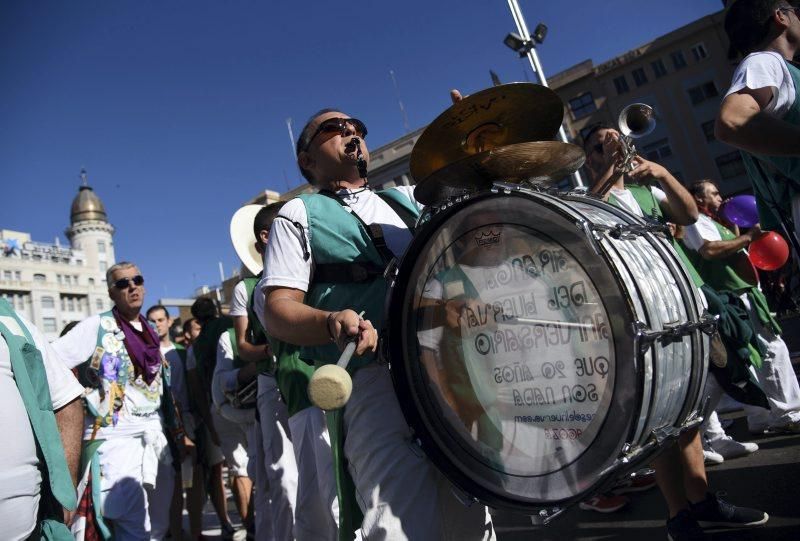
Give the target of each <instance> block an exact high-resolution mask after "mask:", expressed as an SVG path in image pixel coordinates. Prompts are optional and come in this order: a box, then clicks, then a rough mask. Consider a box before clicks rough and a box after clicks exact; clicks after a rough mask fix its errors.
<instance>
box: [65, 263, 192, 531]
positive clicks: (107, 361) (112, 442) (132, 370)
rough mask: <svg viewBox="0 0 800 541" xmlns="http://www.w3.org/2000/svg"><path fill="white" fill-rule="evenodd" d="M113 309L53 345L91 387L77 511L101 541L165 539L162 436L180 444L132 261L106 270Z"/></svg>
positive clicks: (168, 479)
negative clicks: (85, 512)
mask: <svg viewBox="0 0 800 541" xmlns="http://www.w3.org/2000/svg"><path fill="white" fill-rule="evenodd" d="M106 282H107V283H108V294H109V297H110V298H111V300H112V301H113V302H114V308H113V309H112V310H110V311H108V312H104V313H102V314H97V315H93V316H90V317H88V318H86V319H84V320H83V321H81V322H80V323H78V325H76V326H75V327H74V328H73V329H72V330H71V331H69V332H68V333H67V334H65V335H64V336H62V337H61V338H59V339H58V340H56V341H55V342H53V349H54V350H55V351H56V352H57V353H58V355H59V357H60V358H61V360H62V361H64V363H65V364H66V365H67V366H68V367H69V368H73V367H77V368H78V373H79V379H80V380H81V383H83V384H84V385H85V387H86V393H85V395H84V401H85V405H86V413H87V414H86V421H85V427H84V428H85V430H84V451H83V454H84V457H83V461H82V464H83V465H84V470H83V472H82V478H81V482H80V485H79V494H81V504H80V507H81V509H83V507H84V503H85V505H86V506H89V505H91V506H93V510H94V515H95V519H96V520H93V521H90V522H89V526H92V525H96V526H97V528H98V529H99V533H100V534H101V535H102V537H103V538H105V539H108V538H110V537H111V536H112V535H113V537H114V538H115V539H161V538H163V537H164V536H165V535H166V533H167V530H168V529H169V509H170V502H171V500H172V493H173V488H174V484H173V482H174V481H173V479H174V475H175V471H174V469H173V466H172V456H171V453H170V451H169V447H168V442H167V437H166V434H165V431H170V432H171V433H172V434H173V435H174V436H175V437H176V438H180V439H182V427H181V425H180V423H179V422H178V419H177V416H176V415H175V407H174V404H173V402H172V394H171V392H170V390H169V370H168V366H167V364H166V362H165V361H164V358H163V356H162V355H161V351H160V349H159V342H160V340H159V338H158V336H157V335H156V333H155V331H154V330H153V329H152V327H151V326H150V324H149V323H148V322H147V320H146V319H145V318H144V317H143V316H142V315H141V313H140V311H141V309H142V304H143V302H144V295H145V288H144V277H143V276H142V273H141V272H140V271H139V269H138V267H137V266H136V265H134V264H133V263H130V262H120V263H117V264H115V265H113V266H112V267H110V268H109V269H108V271H107V272H106Z"/></svg>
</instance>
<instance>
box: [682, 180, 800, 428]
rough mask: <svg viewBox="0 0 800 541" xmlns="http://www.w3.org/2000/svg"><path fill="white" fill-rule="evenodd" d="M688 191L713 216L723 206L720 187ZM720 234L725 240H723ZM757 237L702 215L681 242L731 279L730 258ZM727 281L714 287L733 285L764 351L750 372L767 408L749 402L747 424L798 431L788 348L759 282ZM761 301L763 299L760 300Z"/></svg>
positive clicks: (703, 185) (798, 405) (797, 393)
mask: <svg viewBox="0 0 800 541" xmlns="http://www.w3.org/2000/svg"><path fill="white" fill-rule="evenodd" d="M692 191H693V193H694V194H695V198H696V199H697V203H698V206H699V207H700V208H702V209H704V210H705V211H706V212H708V213H709V214H712V215H716V213H717V212H718V211H719V209H720V207H721V206H722V197H721V196H720V195H719V189H718V188H717V187H716V186H715V185H714V184H713V183H712V182H709V181H700V182H697V183H695V184H694V185H693V187H692ZM723 234H726V237H728V238H723ZM760 235H761V229H760V227H758V226H756V227H753V228H752V229H751V230H749V231H748V232H747V233H744V234H741V235H736V234H735V233H733V232H730V231H729V230H728V229H727V228H725V227H724V226H722V224H721V223H718V222H715V220H713V219H712V218H711V217H710V216H708V215H706V214H701V215H700V217H699V218H698V220H697V223H695V224H694V225H692V226H689V227H687V228H686V236H685V237H684V243H685V244H686V246H687V247H688V248H689V249H691V250H695V251H696V252H697V253H698V254H700V256H701V257H702V258H703V259H704V260H706V261H707V262H708V268H709V273H710V272H713V271H714V270H717V272H718V273H719V272H721V270H724V269H725V268H727V269H729V270H730V271H731V272H732V273H733V274H734V276H732V278H734V279H735V278H736V277H739V276H738V273H736V269H735V268H733V267H731V263H730V262H731V260H732V256H736V255H737V254H738V253H740V252H741V251H742V250H744V249H746V248H747V246H749V245H750V242H752V241H753V240H754V239H757V238H758V237H759V236H760ZM723 276H727V275H723ZM727 284H728V285H727V287H725V286H726V284H722V283H721V284H718V285H715V286H714V287H716V288H717V289H718V290H724V289H731V290H732V291H733V292H734V293H737V294H738V295H739V297H740V298H741V300H742V303H744V305H745V307H746V308H747V310H748V312H749V315H750V320H751V321H752V323H753V326H754V327H755V330H756V333H757V336H758V342H759V343H760V345H761V347H760V349H761V350H762V355H761V363H760V366H757V367H755V368H754V372H755V375H756V380H757V381H758V384H759V385H760V386H761V388H762V389H763V391H764V393H765V394H766V395H767V400H768V401H769V405H770V409H769V410H766V409H764V408H757V407H752V406H747V407H746V411H747V414H748V415H747V425H748V428H749V429H750V431H751V432H753V433H763V432H789V433H794V434H797V433H800V386H798V383H797V377H796V376H795V375H794V370H793V368H792V362H791V358H790V356H789V349H788V348H787V347H786V343H785V342H784V341H783V339H782V338H781V337H780V331H779V328H778V327H777V326H776V324H775V322H774V320H773V318H772V317H771V315H770V314H769V308H768V307H766V306H765V305H766V299H764V297H763V294H762V293H761V291H760V289H759V288H758V286H757V285H753V284H749V283H745V282H741V283H739V285H740V287H738V288H736V289H733V288H734V287H735V286H736V282H735V281H734V280H732V279H728V280H727ZM761 299H763V302H760V301H761ZM765 312H766V313H765Z"/></svg>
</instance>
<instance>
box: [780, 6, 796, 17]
mask: <svg viewBox="0 0 800 541" xmlns="http://www.w3.org/2000/svg"><path fill="white" fill-rule="evenodd" d="M778 11H794V14H795V15H797V16H798V17H800V13H798V11H800V6H786V7H782V8H778Z"/></svg>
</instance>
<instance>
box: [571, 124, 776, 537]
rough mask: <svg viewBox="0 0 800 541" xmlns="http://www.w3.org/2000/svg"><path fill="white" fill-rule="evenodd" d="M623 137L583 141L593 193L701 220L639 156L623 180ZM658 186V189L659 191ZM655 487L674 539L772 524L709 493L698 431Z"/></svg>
mask: <svg viewBox="0 0 800 541" xmlns="http://www.w3.org/2000/svg"><path fill="white" fill-rule="evenodd" d="M619 138H620V134H619V132H618V131H617V130H615V129H613V128H611V127H609V126H606V125H602V124H600V125H597V126H594V127H593V128H592V129H591V130H589V132H588V133H587V134H586V136H585V138H584V150H585V151H586V166H587V169H588V170H589V173H590V178H591V183H590V189H592V190H598V189H599V188H600V187H602V186H603V185H604V184H606V182H607V181H608V180H609V179H612V178H616V181H612V182H613V185H612V186H611V189H610V190H608V192H607V193H606V194H605V198H606V199H607V200H608V201H609V202H610V203H612V204H614V205H616V206H618V207H620V208H623V209H625V210H627V211H628V212H630V213H631V214H634V215H636V216H640V217H644V216H647V217H648V218H651V219H655V220H658V219H661V220H667V221H669V222H672V223H675V224H679V225H690V224H692V223H694V222H695V221H696V220H697V218H698V215H699V213H698V210H697V205H696V203H695V201H694V199H693V198H692V196H691V194H690V193H689V192H688V191H687V190H686V188H684V187H683V185H682V184H681V183H680V182H679V181H678V180H677V179H676V178H675V177H674V176H673V175H672V174H670V172H669V171H667V169H666V168H664V167H663V166H661V165H659V164H657V163H654V162H651V161H649V160H646V159H644V158H642V157H640V156H636V158H635V160H634V165H635V167H634V169H633V170H632V171H631V172H630V173H627V174H623V173H622V172H621V171H620V169H619V163H620V159H621V144H620V140H619ZM655 184H657V185H658V186H655ZM673 246H674V247H675V250H676V252H677V255H678V256H679V257H680V258H681V259H682V260H683V262H684V263H685V265H686V269H687V270H688V271H689V273H690V274H691V278H692V280H693V282H694V284H695V286H696V287H698V288H700V287H702V286H703V280H702V278H701V277H700V275H699V274H698V273H697V271H696V269H695V268H694V267H693V265H692V264H691V262H690V261H689V259H688V257H687V256H686V254H685V252H684V250H683V248H682V247H681V246H680V244H678V243H677V242H675V241H674V239H673ZM653 466H654V468H655V470H656V481H657V483H658V487H659V489H660V490H661V493H662V495H663V496H664V499H665V500H666V502H667V507H668V511H669V516H668V519H667V532H668V534H669V536H670V538H671V539H673V540H677V539H706V537H704V533H703V531H702V529H701V527H702V526H703V525H705V524H716V525H730V526H751V525H752V526H754V525H759V524H763V523H765V522H766V521H767V519H768V518H769V517H768V516H767V514H766V513H763V512H761V511H757V510H755V509H749V508H743V507H736V506H734V505H731V504H730V503H728V502H725V501H722V500H720V499H719V498H718V497H717V496H716V495H715V494H713V493H711V492H709V486H708V478H707V476H706V469H705V463H704V455H703V446H702V442H701V438H700V432H699V430H698V429H696V428H695V429H692V430H689V431H686V432H684V433H682V434H681V435H680V437H679V438H678V442H677V444H676V445H673V446H671V447H669V448H667V449H666V450H665V451H664V452H663V453H662V454H661V455H660V456H659V457H658V458H657V459H656V460H655V461H654V462H653Z"/></svg>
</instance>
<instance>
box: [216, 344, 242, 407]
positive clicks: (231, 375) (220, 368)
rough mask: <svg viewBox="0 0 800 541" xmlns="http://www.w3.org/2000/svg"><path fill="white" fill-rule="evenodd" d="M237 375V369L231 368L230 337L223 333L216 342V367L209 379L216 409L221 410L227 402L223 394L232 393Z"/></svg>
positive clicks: (236, 382) (231, 351) (235, 385)
mask: <svg viewBox="0 0 800 541" xmlns="http://www.w3.org/2000/svg"><path fill="white" fill-rule="evenodd" d="M238 374H239V369H238V368H234V366H233V346H232V345H231V337H230V335H229V334H228V333H227V332H224V333H222V334H221V335H220V337H219V341H218V342H217V365H216V366H215V367H214V376H213V377H212V378H211V398H212V400H213V401H214V405H215V406H217V408H221V407H222V405H223V404H225V403H226V402H227V401H228V399H227V398H226V397H225V393H226V392H233V391H235V390H236V388H237V387H238V381H237V380H236V377H237V376H238Z"/></svg>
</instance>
